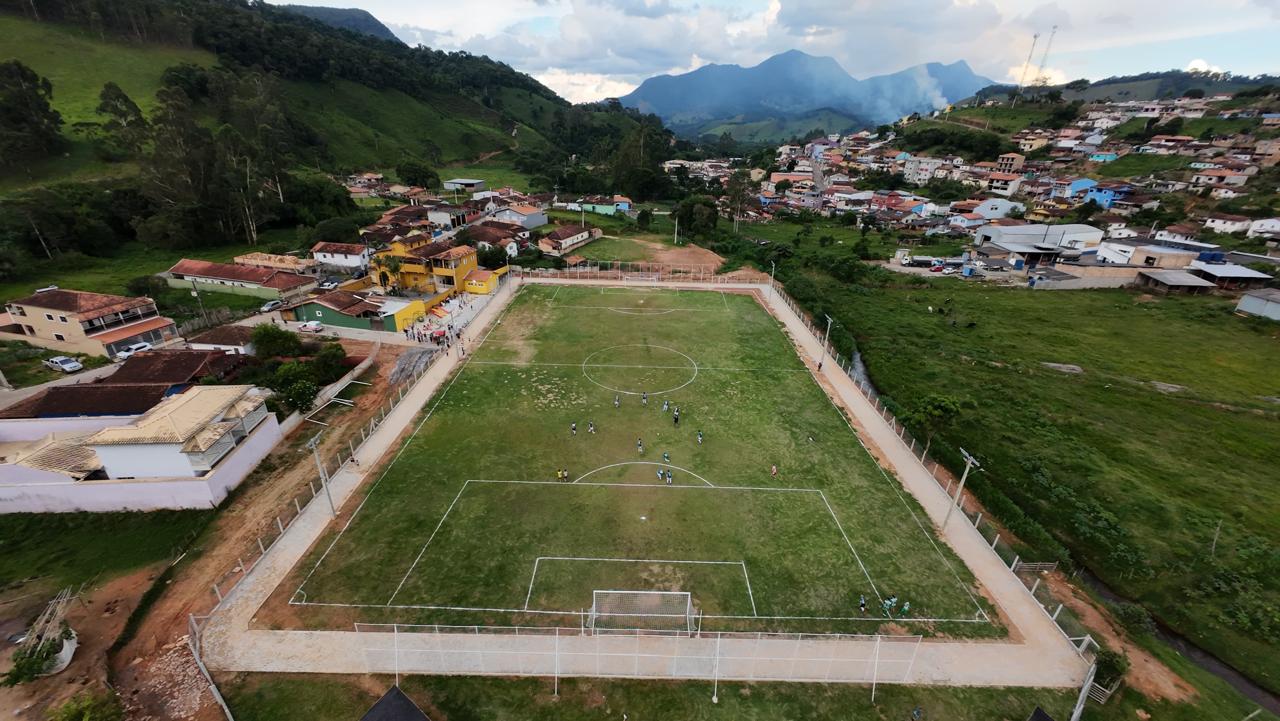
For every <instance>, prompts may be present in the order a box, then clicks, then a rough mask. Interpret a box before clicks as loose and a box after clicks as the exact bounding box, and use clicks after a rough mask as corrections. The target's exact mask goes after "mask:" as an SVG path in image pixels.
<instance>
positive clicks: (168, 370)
mask: <svg viewBox="0 0 1280 721" xmlns="http://www.w3.org/2000/svg"><path fill="white" fill-rule="evenodd" d="M238 362H239V361H238V360H237V359H235V358H234V357H232V356H229V355H227V354H226V353H223V352H222V351H217V350H153V351H145V352H143V353H138V354H137V355H134V356H130V357H129V358H128V359H127V360H125V362H124V363H122V364H121V365H120V368H119V370H117V371H116V372H115V373H112V374H111V375H110V376H108V377H107V380H106V382H107V383H109V384H110V385H148V384H159V383H164V384H167V385H181V384H183V383H193V382H195V381H197V380H199V379H200V378H203V377H205V376H221V375H222V374H224V373H226V371H228V370H230V368H231V367H232V366H234V365H236V363H238Z"/></svg>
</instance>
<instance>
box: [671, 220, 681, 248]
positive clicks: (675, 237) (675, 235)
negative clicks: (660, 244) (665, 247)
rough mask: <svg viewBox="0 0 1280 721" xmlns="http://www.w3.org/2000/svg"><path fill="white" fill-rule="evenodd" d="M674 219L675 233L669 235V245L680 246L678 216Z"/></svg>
mask: <svg viewBox="0 0 1280 721" xmlns="http://www.w3.org/2000/svg"><path fill="white" fill-rule="evenodd" d="M675 219H676V231H675V232H674V233H672V234H671V243H672V244H673V245H680V216H678V215H676V216H675Z"/></svg>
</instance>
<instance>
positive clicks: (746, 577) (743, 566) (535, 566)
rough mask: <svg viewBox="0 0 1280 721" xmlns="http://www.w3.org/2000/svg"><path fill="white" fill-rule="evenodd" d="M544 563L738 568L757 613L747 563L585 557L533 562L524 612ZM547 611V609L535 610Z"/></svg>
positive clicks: (753, 608)
mask: <svg viewBox="0 0 1280 721" xmlns="http://www.w3.org/2000/svg"><path fill="white" fill-rule="evenodd" d="M543 561H585V562H588V563H670V564H691V565H699V566H738V567H740V568H741V569H742V580H743V581H745V582H746V584H747V600H749V601H751V615H752V616H753V617H754V616H758V615H759V614H758V613H757V612H756V596H755V594H754V593H753V592H752V591H751V576H749V575H747V562H746V561H685V560H676V559H667V558H589V557H585V556H538V557H537V558H536V559H534V561H533V573H532V574H531V575H530V576H529V592H528V593H527V594H525V597H524V608H523V609H521V610H523V611H528V610H529V601H531V600H532V599H533V584H534V582H535V581H537V579H538V564H540V563H542V562H543ZM535 610H539V611H545V610H546V609H535ZM550 612H551V613H576V612H575V611H554V610H553V611H550Z"/></svg>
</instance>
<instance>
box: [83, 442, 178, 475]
mask: <svg viewBox="0 0 1280 721" xmlns="http://www.w3.org/2000/svg"><path fill="white" fill-rule="evenodd" d="M93 450H95V451H97V453H98V458H99V459H100V460H101V461H102V465H103V467H104V468H106V471H107V475H108V476H111V477H112V478H119V477H121V476H128V477H131V478H164V477H166V476H191V475H194V472H193V471H192V470H191V462H190V461H189V460H188V459H187V456H186V454H184V453H183V452H182V444H181V443H125V444H121V445H101V446H94V447H93Z"/></svg>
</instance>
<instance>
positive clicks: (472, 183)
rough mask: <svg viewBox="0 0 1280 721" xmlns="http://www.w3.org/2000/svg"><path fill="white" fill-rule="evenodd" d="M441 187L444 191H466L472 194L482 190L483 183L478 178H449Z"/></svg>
mask: <svg viewBox="0 0 1280 721" xmlns="http://www.w3.org/2000/svg"><path fill="white" fill-rule="evenodd" d="M441 185H442V186H443V187H444V189H445V190H466V191H468V192H472V193H474V192H476V191H478V190H484V181H483V180H480V179H478V178H450V179H448V180H446V181H444V183H442V184H441Z"/></svg>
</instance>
